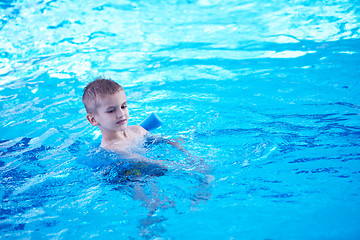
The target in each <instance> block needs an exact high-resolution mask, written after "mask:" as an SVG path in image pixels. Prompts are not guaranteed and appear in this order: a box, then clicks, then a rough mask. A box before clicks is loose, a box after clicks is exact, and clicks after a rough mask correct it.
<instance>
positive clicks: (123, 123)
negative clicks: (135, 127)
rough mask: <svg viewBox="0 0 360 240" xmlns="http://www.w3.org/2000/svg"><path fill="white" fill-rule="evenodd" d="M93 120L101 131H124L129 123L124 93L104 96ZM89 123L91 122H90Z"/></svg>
mask: <svg viewBox="0 0 360 240" xmlns="http://www.w3.org/2000/svg"><path fill="white" fill-rule="evenodd" d="M94 118H95V120H96V122H97V123H98V124H93V125H97V126H99V128H100V129H101V130H102V131H124V130H126V128H127V124H128V121H129V110H128V108H127V101H126V95H125V92H124V91H120V92H117V93H115V94H112V95H110V94H109V95H106V96H105V97H104V98H103V99H102V100H101V101H100V106H99V107H98V109H97V114H95V115H94ZM90 123H91V121H90Z"/></svg>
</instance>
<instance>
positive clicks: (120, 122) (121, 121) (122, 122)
mask: <svg viewBox="0 0 360 240" xmlns="http://www.w3.org/2000/svg"><path fill="white" fill-rule="evenodd" d="M125 123H126V119H122V120H120V121H117V122H116V124H119V125H123V124H125Z"/></svg>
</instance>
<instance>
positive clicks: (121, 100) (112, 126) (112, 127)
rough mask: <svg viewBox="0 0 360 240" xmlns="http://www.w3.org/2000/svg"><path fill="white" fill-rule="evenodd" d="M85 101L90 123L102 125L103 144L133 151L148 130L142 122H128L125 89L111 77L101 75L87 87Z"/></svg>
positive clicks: (102, 146) (118, 150)
mask: <svg viewBox="0 0 360 240" xmlns="http://www.w3.org/2000/svg"><path fill="white" fill-rule="evenodd" d="M82 101H83V103H84V105H85V109H86V112H87V115H86V118H87V120H88V121H89V122H90V124H91V125H93V126H97V127H99V129H100V131H101V134H102V139H101V145H100V147H101V148H104V149H106V150H112V151H115V152H119V153H125V154H127V153H130V150H131V148H132V147H133V146H134V144H136V140H137V139H141V138H143V137H144V135H145V134H147V133H148V132H147V131H146V130H145V129H144V128H142V127H141V126H137V125H134V126H128V125H127V124H128V121H129V110H128V107H127V101H126V95H125V91H124V89H123V88H122V87H121V86H120V85H119V84H117V83H116V82H114V81H113V80H111V79H105V78H103V77H98V78H97V79H95V80H94V81H92V82H90V83H89V84H88V85H87V86H86V87H85V89H84V94H83V97H82Z"/></svg>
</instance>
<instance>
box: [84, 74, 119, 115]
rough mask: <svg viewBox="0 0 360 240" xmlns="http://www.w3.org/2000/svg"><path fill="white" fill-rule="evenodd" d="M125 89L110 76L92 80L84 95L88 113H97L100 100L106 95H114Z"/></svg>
mask: <svg viewBox="0 0 360 240" xmlns="http://www.w3.org/2000/svg"><path fill="white" fill-rule="evenodd" d="M120 91H124V89H123V87H122V86H121V85H119V84H118V83H116V82H115V81H113V80H111V79H110V78H108V79H107V78H105V77H98V78H96V79H95V80H94V81H92V82H90V83H89V84H88V85H87V86H86V87H85V88H84V93H83V96H82V101H83V103H84V106H85V109H86V112H87V113H92V114H96V113H97V108H98V107H99V106H100V103H99V101H100V100H101V99H103V98H104V97H105V96H106V95H112V94H115V93H117V92H120Z"/></svg>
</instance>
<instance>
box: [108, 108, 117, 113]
mask: <svg viewBox="0 0 360 240" xmlns="http://www.w3.org/2000/svg"><path fill="white" fill-rule="evenodd" d="M114 111H115V110H114V109H109V110H107V111H106V112H107V113H112V112H114Z"/></svg>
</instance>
